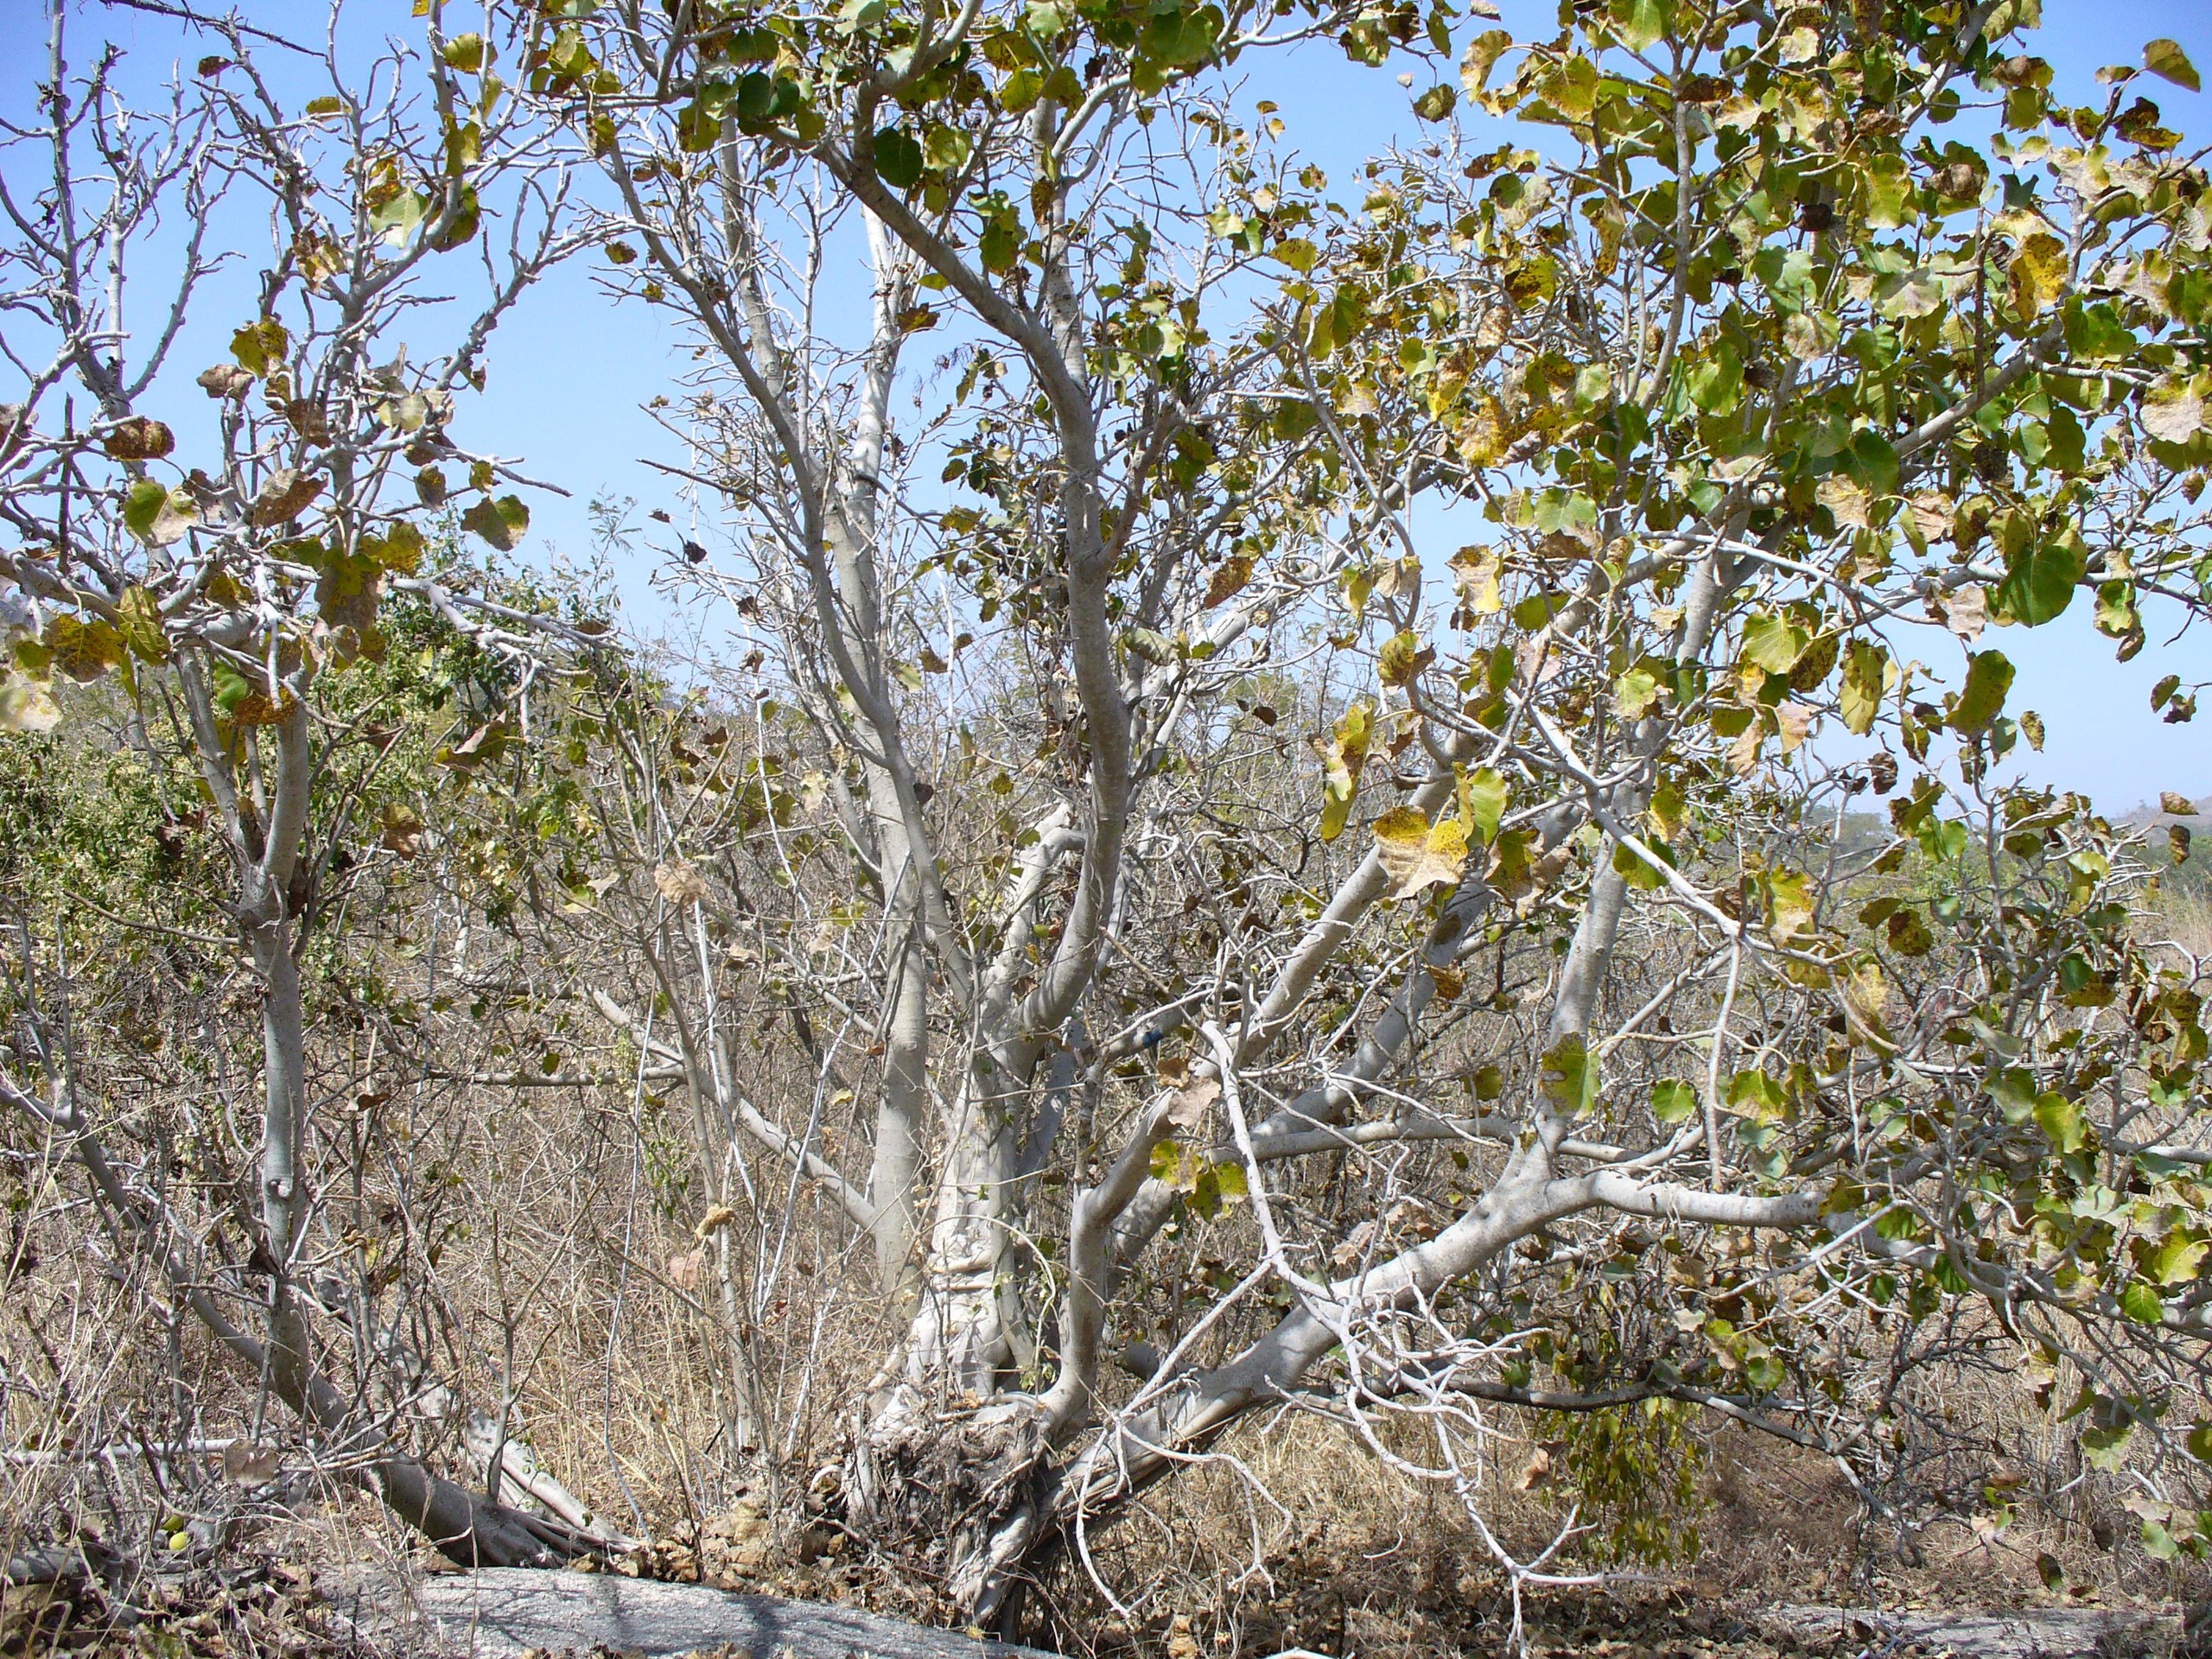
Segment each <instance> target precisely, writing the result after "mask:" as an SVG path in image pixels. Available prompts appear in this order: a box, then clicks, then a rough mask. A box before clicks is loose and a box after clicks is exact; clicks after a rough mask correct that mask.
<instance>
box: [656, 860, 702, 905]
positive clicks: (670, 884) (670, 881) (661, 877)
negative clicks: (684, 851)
mask: <svg viewBox="0 0 2212 1659" xmlns="http://www.w3.org/2000/svg"><path fill="white" fill-rule="evenodd" d="M653 886H654V887H656V888H657V889H658V891H659V893H660V896H661V897H662V898H664V899H667V900H668V902H669V903H670V904H671V905H675V906H678V907H682V906H690V905H696V904H703V903H704V902H705V901H706V897H707V879H706V878H705V877H704V876H702V875H701V874H699V872H698V871H696V870H695V869H693V868H691V867H690V865H689V864H686V863H685V862H684V861H683V860H682V859H672V860H671V861H669V862H667V863H665V864H656V865H654V866H653Z"/></svg>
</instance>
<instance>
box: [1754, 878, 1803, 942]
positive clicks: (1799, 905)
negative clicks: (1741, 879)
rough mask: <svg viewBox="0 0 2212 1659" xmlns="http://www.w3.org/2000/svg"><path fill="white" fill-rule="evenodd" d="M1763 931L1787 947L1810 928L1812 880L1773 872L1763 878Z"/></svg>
mask: <svg viewBox="0 0 2212 1659" xmlns="http://www.w3.org/2000/svg"><path fill="white" fill-rule="evenodd" d="M1766 889H1767V931H1768V932H1769V933H1770V934H1771V935H1772V936H1773V938H1774V941H1775V943H1776V944H1788V943H1789V941H1791V940H1792V939H1795V938H1797V937H1798V936H1799V935H1801V934H1802V933H1804V932H1806V931H1809V930H1810V928H1811V927H1812V925H1813V909H1814V898H1813V892H1812V880H1811V878H1810V877H1809V876H1807V875H1806V874H1804V873H1803V872H1802V871H1799V870H1776V871H1774V872H1773V873H1772V874H1770V875H1769V876H1768V877H1767V878H1766Z"/></svg>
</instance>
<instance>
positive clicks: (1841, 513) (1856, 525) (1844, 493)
mask: <svg viewBox="0 0 2212 1659" xmlns="http://www.w3.org/2000/svg"><path fill="white" fill-rule="evenodd" d="M1813 493H1814V496H1815V499H1817V500H1818V501H1819V502H1820V504H1821V505H1822V506H1824V507H1826V508H1827V510H1828V512H1829V515H1830V516H1831V517H1833V518H1834V519H1835V521H1836V523H1837V524H1839V525H1840V526H1842V527H1843V528H1844V529H1847V530H1864V529H1866V526H1867V524H1868V522H1869V520H1868V512H1869V511H1870V508H1871V505H1872V504H1871V503H1870V502H1869V501H1868V500H1867V499H1866V491H1865V490H1864V489H1862V488H1860V487H1859V484H1858V482H1857V480H1853V479H1849V478H1847V477H1845V476H1844V475H1843V474H1841V473H1832V474H1829V475H1828V476H1827V477H1826V478H1824V479H1822V480H1821V483H1820V487H1819V488H1818V489H1816V490H1815V491H1814V492H1813Z"/></svg>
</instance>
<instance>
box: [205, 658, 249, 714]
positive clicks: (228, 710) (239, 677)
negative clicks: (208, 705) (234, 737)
mask: <svg viewBox="0 0 2212 1659" xmlns="http://www.w3.org/2000/svg"><path fill="white" fill-rule="evenodd" d="M208 680H209V682H210V683H212V684H213V687H214V693H213V695H214V699H215V706H216V707H217V708H218V709H221V710H222V711H223V713H225V714H226V715H232V714H235V713H237V712H238V705H239V704H240V703H242V702H245V700H246V699H247V698H248V697H250V696H252V695H253V687H252V686H251V685H249V684H248V683H246V677H245V675H243V674H241V673H239V672H238V670H237V669H235V668H233V667H232V666H231V665H230V664H228V663H217V664H215V666H214V668H213V670H212V671H210V672H209V674H208Z"/></svg>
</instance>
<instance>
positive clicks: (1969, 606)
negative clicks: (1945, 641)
mask: <svg viewBox="0 0 2212 1659" xmlns="http://www.w3.org/2000/svg"><path fill="white" fill-rule="evenodd" d="M1942 607H1943V626H1945V627H1947V628H1948V629H1949V630H1950V631H1951V632H1953V633H1955V634H1957V635H1958V636H1959V638H1960V639H1963V640H1965V641H1966V642H1967V644H1968V645H1972V644H1973V643H1974V641H1975V640H1977V639H1980V638H1981V631H1982V630H1983V629H1984V628H1986V627H1987V626H1989V595H1988V594H1986V592H1985V591H1983V589H1982V588H1981V586H1980V583H1978V582H1968V583H1967V585H1966V586H1965V587H1963V588H1955V589H1954V590H1953V591H1952V592H1951V593H1950V594H1948V595H1946V596H1945V598H1944V599H1943V601H1942Z"/></svg>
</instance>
